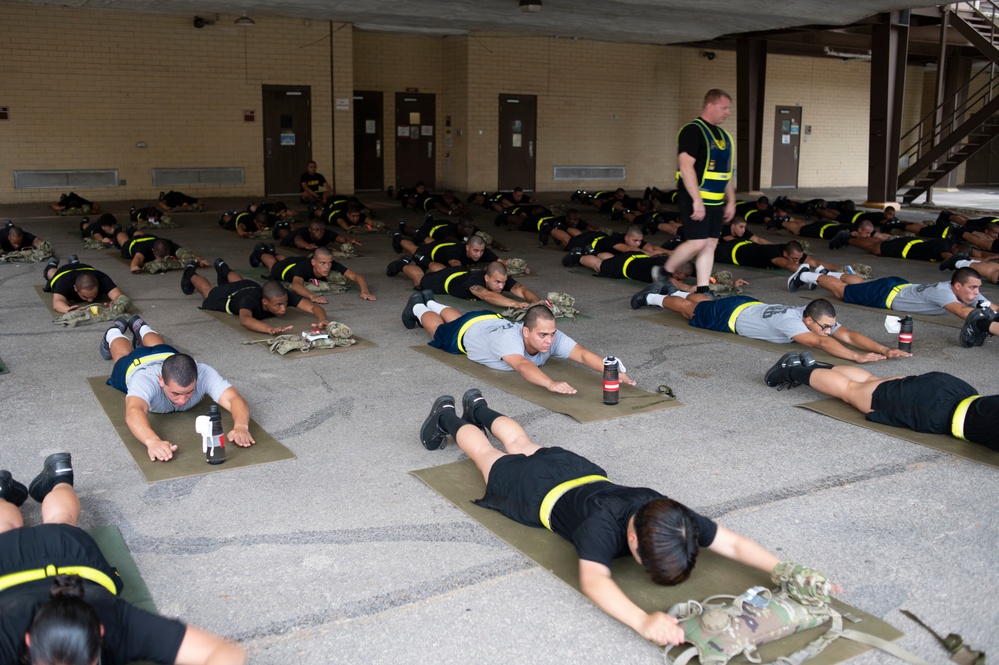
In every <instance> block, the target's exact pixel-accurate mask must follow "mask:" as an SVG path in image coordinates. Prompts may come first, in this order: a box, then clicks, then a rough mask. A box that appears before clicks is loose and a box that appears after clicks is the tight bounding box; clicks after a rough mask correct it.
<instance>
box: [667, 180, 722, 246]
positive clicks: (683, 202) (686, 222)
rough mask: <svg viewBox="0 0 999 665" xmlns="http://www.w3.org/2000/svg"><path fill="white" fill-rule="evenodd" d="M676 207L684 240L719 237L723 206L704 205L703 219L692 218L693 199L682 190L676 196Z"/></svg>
mask: <svg viewBox="0 0 999 665" xmlns="http://www.w3.org/2000/svg"><path fill="white" fill-rule="evenodd" d="M676 207H677V209H678V210H679V211H680V219H681V220H683V238H684V240H704V239H705V238H715V239H718V238H721V232H722V225H724V224H725V206H724V204H723V205H714V206H707V205H706V206H704V219H701V220H693V219H691V218H690V216H691V215H692V214H693V213H694V201H693V199H691V198H690V196H688V195H687V194H686V192H685V191H684V193H682V194H680V195H679V196H677V197H676Z"/></svg>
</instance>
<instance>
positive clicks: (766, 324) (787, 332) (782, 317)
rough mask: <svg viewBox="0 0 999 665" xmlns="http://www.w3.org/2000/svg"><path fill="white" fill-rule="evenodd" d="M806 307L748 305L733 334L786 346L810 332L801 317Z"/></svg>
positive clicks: (836, 326)
mask: <svg viewBox="0 0 999 665" xmlns="http://www.w3.org/2000/svg"><path fill="white" fill-rule="evenodd" d="M805 307H806V305H803V306H801V307H791V306H790V305H768V304H766V303H764V304H761V305H750V306H749V307H747V308H746V309H744V310H742V312H741V313H740V314H739V318H737V319H736V320H735V332H736V333H738V334H740V335H742V336H743V337H752V338H753V339H762V340H764V341H766V342H776V343H777V344H788V343H789V342H791V341H792V340H793V339H794V337H796V336H797V335H801V334H803V333H807V332H811V331H810V330H809V329H808V326H806V325H805V322H804V321H803V320H802V318H801V317H802V316H803V314H804V312H805ZM838 329H839V324H838V323H835V324H833V327H832V330H830V331H829V334H832V333H834V332H836V330H838Z"/></svg>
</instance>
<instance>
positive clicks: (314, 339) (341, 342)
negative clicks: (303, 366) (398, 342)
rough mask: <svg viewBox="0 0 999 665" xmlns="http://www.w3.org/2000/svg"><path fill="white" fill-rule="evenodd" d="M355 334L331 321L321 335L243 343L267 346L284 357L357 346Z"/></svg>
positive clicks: (281, 336)
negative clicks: (292, 354)
mask: <svg viewBox="0 0 999 665" xmlns="http://www.w3.org/2000/svg"><path fill="white" fill-rule="evenodd" d="M353 334H354V333H353V332H352V331H351V329H350V328H348V327H347V326H346V325H344V324H342V323H339V322H337V321H330V322H329V324H328V325H327V326H326V328H325V329H324V330H323V332H321V333H317V332H312V333H308V332H303V333H302V334H301V335H278V336H276V337H270V338H268V339H259V340H254V341H252V342H243V344H267V347H268V349H269V350H270V352H271V353H276V354H278V355H281V356H283V355H285V354H288V353H291V352H292V351H300V352H301V353H308V352H309V351H311V350H312V349H332V348H335V347H338V346H350V345H352V344H357V340H356V339H354V337H353Z"/></svg>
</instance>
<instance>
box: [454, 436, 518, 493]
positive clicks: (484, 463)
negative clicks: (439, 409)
mask: <svg viewBox="0 0 999 665" xmlns="http://www.w3.org/2000/svg"><path fill="white" fill-rule="evenodd" d="M454 440H455V442H456V443H457V444H458V447H459V448H461V452H463V453H465V454H466V455H468V457H469V459H471V460H472V462H474V463H475V466H476V468H478V470H479V473H481V474H482V478H483V480H485V481H486V483H488V482H489V472H490V471H491V470H492V468H493V464H495V463H496V460H498V459H500V458H501V457H503V456H504V455H506V453H504V452H503V451H502V450H497V449H496V448H494V447H493V445H492V444H491V443H489V439H487V438H486V435H485V434H483V433H482V430H480V429H479V428H478V427H476V426H475V425H471V424H469V425H465V426H463V427H462V428H461V429H459V430H458V434H457V435H456V436H455V437H454Z"/></svg>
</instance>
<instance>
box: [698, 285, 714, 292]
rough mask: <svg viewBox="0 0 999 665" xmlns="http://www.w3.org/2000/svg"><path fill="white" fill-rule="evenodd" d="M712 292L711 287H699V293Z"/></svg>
mask: <svg viewBox="0 0 999 665" xmlns="http://www.w3.org/2000/svg"><path fill="white" fill-rule="evenodd" d="M710 290H711V287H710V286H698V287H697V293H707V292H708V291H710Z"/></svg>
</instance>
